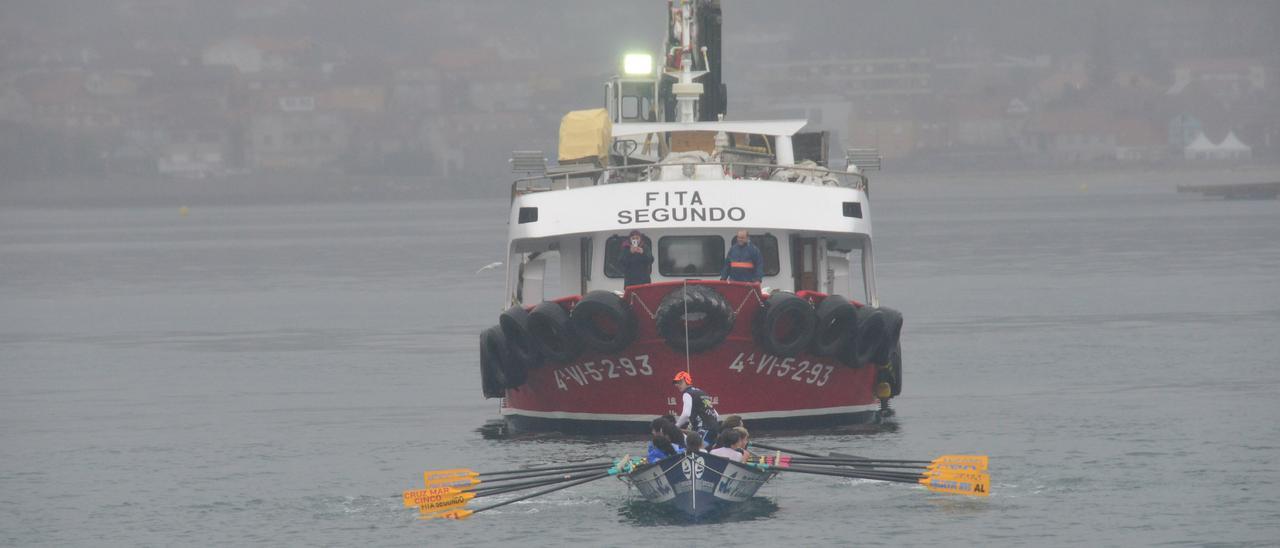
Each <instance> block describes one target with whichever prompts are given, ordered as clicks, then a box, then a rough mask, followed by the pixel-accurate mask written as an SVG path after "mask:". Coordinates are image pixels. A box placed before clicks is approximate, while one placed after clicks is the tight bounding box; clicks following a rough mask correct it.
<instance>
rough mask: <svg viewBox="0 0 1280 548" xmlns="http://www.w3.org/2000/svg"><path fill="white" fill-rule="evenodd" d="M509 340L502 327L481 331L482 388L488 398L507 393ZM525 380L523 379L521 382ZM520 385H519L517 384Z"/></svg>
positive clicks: (498, 396)
mask: <svg viewBox="0 0 1280 548" xmlns="http://www.w3.org/2000/svg"><path fill="white" fill-rule="evenodd" d="M507 361H509V360H508V358H507V341H506V337H503V336H502V328H501V327H499V326H496V325H495V326H493V327H490V328H488V329H485V330H484V331H481V332H480V390H481V392H483V393H484V397H486V398H501V397H503V396H505V395H506V389H507V388H508V379H507V373H506V369H507V366H506V362H507ZM523 382H524V381H523V380H521V383H523ZM516 386H519V385H516Z"/></svg>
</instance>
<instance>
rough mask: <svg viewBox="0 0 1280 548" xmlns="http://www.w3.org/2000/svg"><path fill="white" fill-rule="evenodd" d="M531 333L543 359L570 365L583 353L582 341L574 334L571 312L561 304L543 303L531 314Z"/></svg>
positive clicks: (529, 322)
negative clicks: (570, 317) (570, 318)
mask: <svg viewBox="0 0 1280 548" xmlns="http://www.w3.org/2000/svg"><path fill="white" fill-rule="evenodd" d="M528 328H529V333H530V335H532V337H533V342H534V345H535V346H537V348H538V352H539V353H540V354H542V356H543V357H545V358H547V359H549V360H551V361H554V362H557V363H569V362H571V361H573V359H574V358H576V357H578V354H580V353H582V339H580V338H578V335H577V334H576V333H575V332H574V329H573V324H572V323H571V322H570V321H569V312H568V311H566V310H565V309H564V307H562V306H560V304H559V303H554V302H550V301H547V302H543V303H540V304H538V306H535V307H533V310H532V311H530V312H529V321H528Z"/></svg>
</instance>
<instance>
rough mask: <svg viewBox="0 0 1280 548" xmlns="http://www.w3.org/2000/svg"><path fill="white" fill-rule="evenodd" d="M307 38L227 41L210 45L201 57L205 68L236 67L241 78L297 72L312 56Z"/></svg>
mask: <svg viewBox="0 0 1280 548" xmlns="http://www.w3.org/2000/svg"><path fill="white" fill-rule="evenodd" d="M311 50H312V44H311V41H310V40H308V39H305V38H266V37H256V38H246V37H236V38H228V39H226V40H222V41H219V42H217V43H214V44H212V45H210V46H209V47H207V48H205V49H204V52H203V53H202V54H201V57H200V58H201V61H202V62H203V63H204V64H205V65H224V66H232V67H235V68H236V70H239V71H240V73H241V74H254V73H258V72H264V71H279V70H288V69H292V68H297V67H299V66H301V65H302V64H303V60H304V58H305V57H306V56H307V55H308V54H309V53H310V52H311Z"/></svg>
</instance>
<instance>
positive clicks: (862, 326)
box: [854, 307, 902, 365]
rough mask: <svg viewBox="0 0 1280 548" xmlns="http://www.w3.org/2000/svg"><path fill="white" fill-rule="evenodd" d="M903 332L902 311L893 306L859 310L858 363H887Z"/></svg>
mask: <svg viewBox="0 0 1280 548" xmlns="http://www.w3.org/2000/svg"><path fill="white" fill-rule="evenodd" d="M901 334H902V313H901V312H898V311H897V310H893V309H892V308H871V307H863V308H862V310H859V311H858V339H857V342H856V343H854V344H856V345H857V361H858V364H859V365H861V364H868V363H869V364H873V365H886V364H888V363H889V354H890V353H891V352H893V349H894V347H895V346H897V344H898V339H899V337H900V336H901Z"/></svg>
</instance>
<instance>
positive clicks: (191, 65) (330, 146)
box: [0, 0, 1280, 204]
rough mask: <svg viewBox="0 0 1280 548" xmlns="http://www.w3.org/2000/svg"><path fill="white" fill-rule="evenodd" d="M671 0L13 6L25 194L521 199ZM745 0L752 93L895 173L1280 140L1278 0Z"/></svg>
mask: <svg viewBox="0 0 1280 548" xmlns="http://www.w3.org/2000/svg"><path fill="white" fill-rule="evenodd" d="M664 4H665V3H663V2H658V1H654V2H635V1H625V2H623V1H618V2H598V1H558V2H472V1H468V2H421V1H409V0H388V1H380V2H373V3H364V2H346V1H335V0H325V1H299V0H228V1H218V2H208V1H199V0H93V1H52V2H5V3H3V4H0V199H4V200H5V201H8V202H10V203H15V202H16V203H37V204H39V203H45V202H51V203H59V202H72V203H74V202H91V203H93V202H106V203H111V202H113V201H122V202H126V203H139V202H147V201H152V200H154V201H161V202H164V201H166V200H173V199H182V198H187V197H191V196H195V197H205V198H216V199H224V200H225V199H242V200H247V201H254V200H258V199H285V200H294V199H300V200H311V199H321V200H323V199H346V198H362V197H364V198H379V197H383V198H385V197H393V198H396V197H438V196H502V195H505V194H506V193H507V192H508V184H509V180H510V178H511V177H510V174H509V173H508V171H509V170H508V167H507V158H509V156H510V152H511V151H512V150H515V149H522V150H527V149H537V150H543V151H546V152H547V156H548V157H549V158H552V159H554V157H555V153H554V151H555V147H556V129H557V127H558V122H559V118H560V117H561V116H562V115H563V114H564V113H565V112H566V111H568V110H572V109H582V108H596V107H599V106H602V101H603V82H604V81H605V80H606V79H607V78H608V77H609V76H611V75H613V74H615V73H617V72H618V71H619V69H620V63H621V58H622V55H623V54H624V53H626V52H634V51H648V52H651V53H655V54H656V53H657V50H658V49H659V47H660V40H661V36H662V34H661V33H662V28H663V25H664V23H665V17H666V14H665V11H664ZM723 5H724V13H725V15H724V47H725V53H724V56H725V61H724V64H725V66H724V72H725V79H726V81H727V82H728V86H729V88H728V90H729V107H728V112H729V117H730V118H735V119H748V118H757V117H807V118H809V119H810V120H811V126H810V127H811V128H816V129H826V130H829V131H831V132H832V134H833V138H834V139H833V140H834V146H833V148H835V149H836V150H840V149H842V147H844V146H876V147H879V148H880V150H881V152H882V154H883V156H884V159H885V165H886V168H887V169H888V170H889V171H897V172H900V173H901V172H904V171H905V172H911V171H926V172H927V171H938V170H955V169H960V170H977V171H984V170H987V171H995V170H1011V169H1016V170H1033V171H1041V170H1063V169H1066V170H1077V169H1089V170H1096V169H1104V170H1109V169H1118V170H1125V169H1144V170H1145V169H1152V168H1156V169H1164V168H1176V169H1198V168H1207V169H1209V170H1219V169H1222V168H1224V167H1230V168H1236V167H1241V166H1253V165H1259V164H1269V163H1275V162H1277V160H1280V82H1277V78H1276V75H1277V69H1278V68H1280V33H1277V32H1276V31H1275V29H1276V28H1277V27H1278V26H1280V3H1278V2H1274V1H1266V0H1259V1H1237V2H1225V3H1224V2H1205V1H1155V0H1139V1H1128V2H1103V1H1090V2H1047V1H1031V2H1025V1H981V2H979V1H961V2H956V1H924V0H921V1H908V2H892V3H886V2H867V1H860V2H835V1H829V2H819V1H802V2H773V1H766V0H726V1H725V2H723ZM1201 135H1203V142H1199V143H1198V142H1197V138H1198V137H1200V136H1201ZM1206 144H1207V145H1206ZM1192 145H1195V146H1192ZM165 203H167V202H165Z"/></svg>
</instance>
